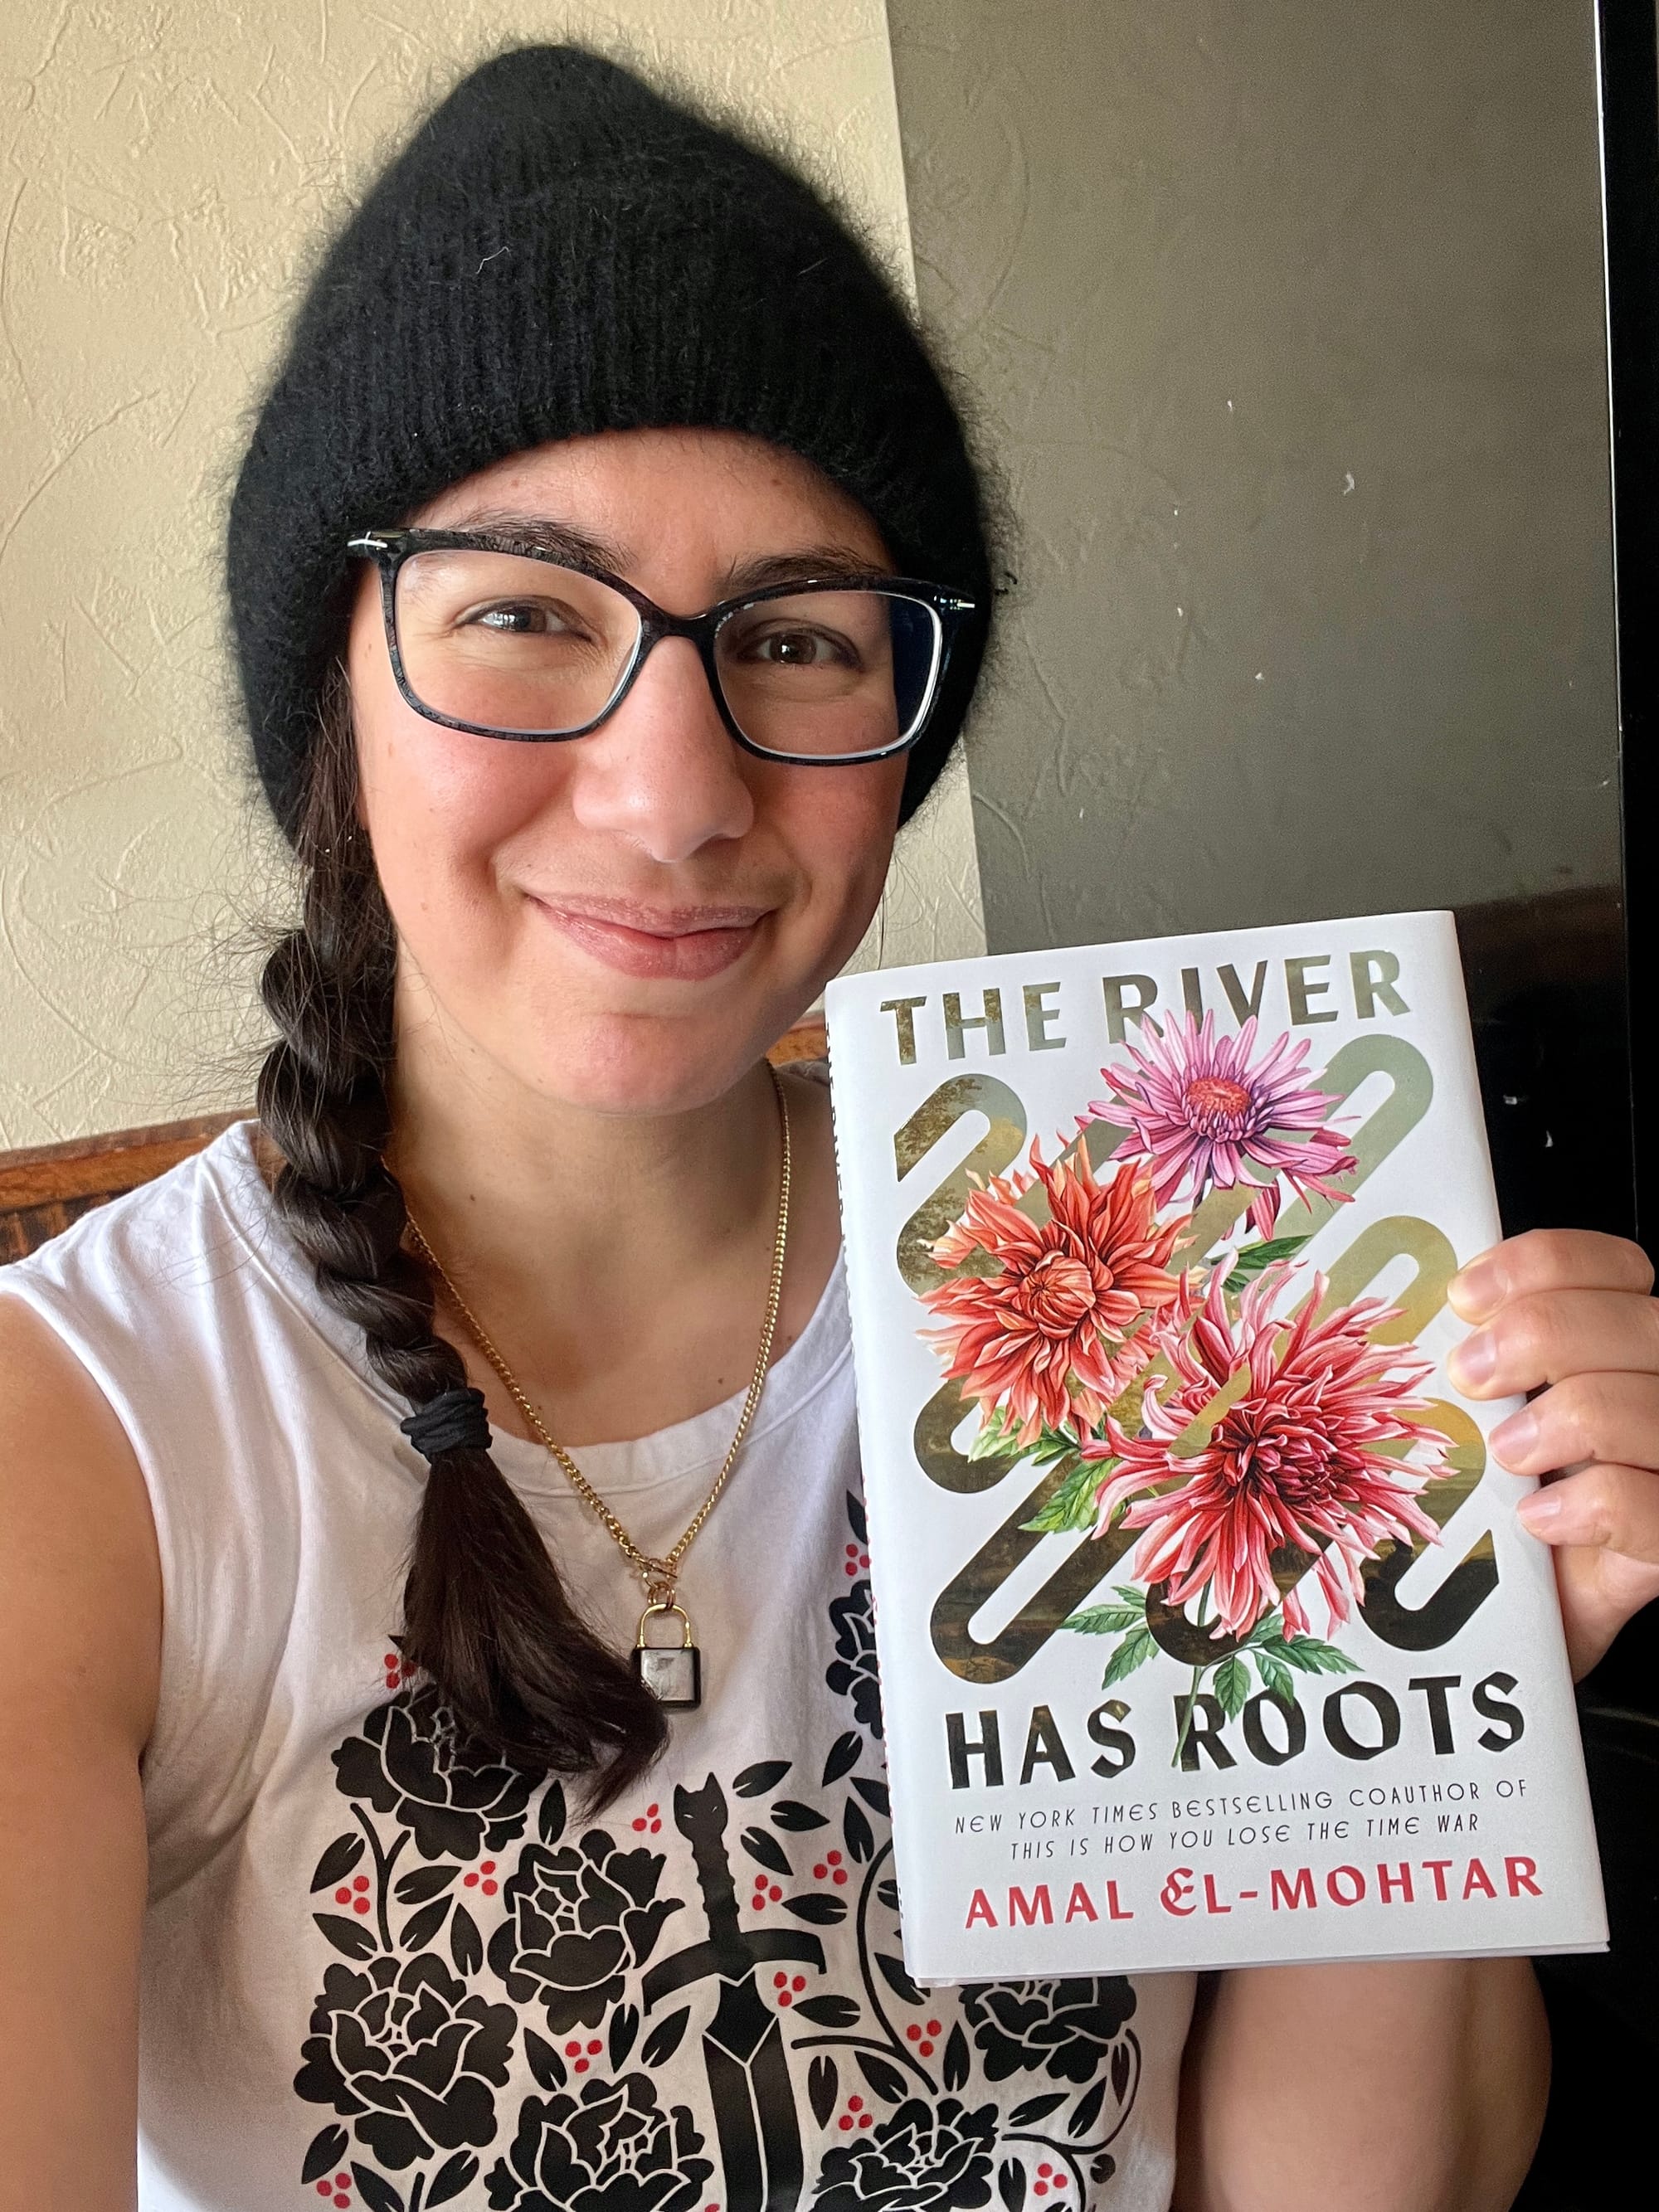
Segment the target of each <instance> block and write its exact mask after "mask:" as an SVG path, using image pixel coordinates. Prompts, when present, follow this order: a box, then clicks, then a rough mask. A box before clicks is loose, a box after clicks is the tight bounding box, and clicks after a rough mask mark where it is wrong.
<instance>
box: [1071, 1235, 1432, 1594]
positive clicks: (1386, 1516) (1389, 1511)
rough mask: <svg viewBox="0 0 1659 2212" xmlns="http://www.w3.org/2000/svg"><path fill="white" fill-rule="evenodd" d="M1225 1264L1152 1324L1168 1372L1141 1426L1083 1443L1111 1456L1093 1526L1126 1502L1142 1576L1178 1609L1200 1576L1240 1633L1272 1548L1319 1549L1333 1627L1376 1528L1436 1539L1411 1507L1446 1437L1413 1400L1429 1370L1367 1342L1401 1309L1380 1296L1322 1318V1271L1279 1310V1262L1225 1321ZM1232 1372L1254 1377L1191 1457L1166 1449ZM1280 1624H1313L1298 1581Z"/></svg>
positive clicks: (1265, 1580) (1272, 1589)
mask: <svg viewBox="0 0 1659 2212" xmlns="http://www.w3.org/2000/svg"><path fill="white" fill-rule="evenodd" d="M1291 1272H1293V1271H1292V1270H1291V1268H1289V1267H1286V1266H1285V1265H1284V1264H1282V1263H1281V1264H1280V1265H1279V1266H1278V1267H1268V1268H1267V1269H1265V1270H1264V1271H1263V1273H1262V1274H1261V1278H1260V1279H1259V1280H1258V1281H1257V1282H1256V1283H1255V1285H1253V1286H1252V1287H1251V1288H1250V1289H1249V1291H1246V1292H1245V1294H1244V1296H1243V1299H1242V1301H1241V1303H1240V1310H1239V1315H1238V1320H1237V1326H1236V1327H1235V1325H1234V1324H1233V1323H1232V1322H1231V1321H1230V1320H1229V1317H1228V1313H1227V1305H1226V1298H1225V1291H1224V1289H1223V1277H1224V1274H1225V1270H1224V1269H1221V1268H1218V1269H1217V1270H1216V1271H1215V1272H1214V1273H1212V1276H1211V1278H1210V1283H1209V1288H1208V1291H1207V1292H1206V1296H1205V1297H1204V1299H1203V1301H1202V1304H1199V1303H1198V1302H1197V1300H1196V1298H1195V1297H1190V1296H1188V1295H1187V1294H1185V1293H1184V1292H1183V1295H1182V1299H1181V1301H1180V1304H1179V1305H1178V1306H1177V1308H1176V1312H1175V1313H1174V1314H1173V1315H1172V1316H1170V1321H1169V1322H1168V1323H1167V1324H1166V1325H1165V1327H1164V1328H1163V1329H1161V1330H1160V1332H1159V1336H1160V1349H1162V1350H1163V1351H1164V1352H1166V1353H1167V1354H1168V1356H1169V1358H1170V1363H1171V1364H1172V1366H1173V1367H1174V1370H1175V1377H1176V1381H1175V1387H1174V1388H1172V1389H1170V1390H1169V1391H1168V1392H1166V1394H1165V1395H1164V1396H1163V1397H1162V1398H1158V1397H1157V1396H1156V1395H1154V1394H1153V1393H1152V1391H1148V1393H1147V1394H1146V1402H1145V1405H1144V1407H1143V1408H1142V1413H1141V1419H1142V1425H1143V1427H1144V1429H1145V1431H1146V1434H1144V1435H1142V1436H1139V1437H1129V1436H1126V1435H1125V1434H1124V1433H1123V1431H1122V1430H1121V1429H1120V1428H1119V1427H1118V1426H1117V1425H1116V1423H1115V1422H1113V1421H1108V1423H1107V1425H1106V1434H1105V1438H1104V1441H1103V1442H1101V1443H1087V1444H1085V1446H1084V1448H1083V1455H1084V1457H1085V1459H1096V1460H1106V1459H1110V1460H1114V1461H1115V1462H1118V1465H1117V1467H1116V1468H1115V1471H1113V1472H1112V1473H1110V1474H1109V1475H1108V1476H1107V1477H1106V1478H1105V1480H1103V1482H1102V1484H1101V1486H1100V1489H1099V1491H1098V1492H1097V1505H1098V1508H1099V1512H1100V1522H1099V1526H1098V1528H1097V1530H1096V1534H1101V1533H1103V1531H1104V1530H1105V1529H1106V1528H1108V1527H1109V1524H1110V1522H1111V1517H1112V1515H1113V1512H1114V1510H1115V1508H1116V1507H1117V1506H1119V1505H1121V1504H1124V1503H1125V1502H1126V1501H1127V1500H1133V1503H1131V1504H1129V1507H1128V1510H1127V1512H1126V1513H1125V1514H1124V1516H1123V1521H1122V1525H1123V1527H1125V1528H1139V1529H1143V1530H1145V1531H1146V1534H1144V1535H1143V1536H1142V1538H1141V1541H1140V1544H1139V1548H1138V1551H1137V1553H1136V1558H1135V1572H1136V1575H1137V1577H1138V1578H1139V1580H1141V1581H1143V1582H1145V1583H1148V1584H1149V1585H1150V1584H1152V1583H1163V1582H1167V1583H1168V1584H1169V1586H1170V1590H1169V1595H1170V1603H1171V1604H1172V1605H1185V1604H1186V1603H1187V1602H1188V1600H1190V1599H1192V1598H1194V1597H1196V1596H1197V1595H1199V1593H1200V1591H1201V1590H1203V1589H1205V1588H1206V1585H1207V1586H1208V1588H1209V1589H1210V1592H1211V1595H1212V1600H1213V1601H1214V1605H1215V1617H1216V1619H1217V1620H1218V1622H1219V1625H1220V1626H1221V1627H1222V1628H1225V1630H1226V1631H1227V1632H1228V1633H1229V1634H1231V1635H1233V1636H1244V1635H1248V1633H1249V1631H1250V1630H1251V1629H1252V1628H1253V1627H1254V1626H1255V1624H1256V1622H1257V1621H1258V1620H1261V1617H1262V1615H1263V1614H1264V1613H1269V1612H1271V1611H1272V1609H1273V1607H1274V1606H1276V1605H1277V1604H1278V1603H1279V1586H1278V1584H1277V1583H1275V1582H1274V1580H1273V1565H1272V1559H1273V1553H1274V1552H1275V1551H1276V1550H1278V1549H1279V1547H1281V1546H1285V1545H1294V1546H1297V1547H1300V1548H1301V1549H1302V1550H1304V1551H1306V1552H1316V1553H1318V1554H1319V1565H1318V1568H1317V1570H1316V1580H1317V1582H1318V1584H1319V1587H1320V1589H1321V1592H1322V1595H1323V1596H1324V1599H1325V1601H1326V1605H1327V1607H1328V1611H1329V1615H1330V1624H1331V1627H1332V1629H1333V1630H1334V1628H1335V1626H1336V1624H1337V1622H1338V1621H1339V1620H1346V1619H1347V1617H1348V1613H1349V1609H1350V1605H1351V1601H1353V1600H1355V1599H1358V1598H1359V1597H1361V1596H1363V1595H1364V1584H1363V1583H1362V1582H1361V1580H1360V1576H1359V1567H1360V1562H1361V1561H1362V1560H1364V1559H1370V1558H1372V1557H1374V1556H1375V1554H1376V1547H1377V1546H1378V1545H1379V1544H1380V1543H1381V1542H1382V1541H1383V1539H1384V1538H1385V1537H1393V1538H1395V1539H1396V1540H1398V1541H1401V1542H1407V1541H1410V1539H1411V1538H1412V1537H1413V1535H1417V1536H1424V1537H1426V1538H1428V1539H1430V1540H1431V1541H1438V1537H1439V1531H1438V1530H1437V1528H1436V1527H1435V1524H1434V1522H1432V1521H1431V1520H1430V1518H1429V1516H1428V1515H1427V1514H1426V1513H1425V1512H1424V1510H1423V1509H1422V1507H1421V1506H1420V1505H1419V1504H1418V1503H1417V1496H1418V1492H1419V1491H1420V1490H1421V1489H1422V1487H1423V1486H1424V1484H1425V1483H1426V1482H1427V1481H1429V1480H1431V1477H1433V1476H1434V1475H1436V1474H1440V1473H1442V1472H1443V1462H1444V1455H1445V1450H1446V1439H1445V1437H1443V1436H1442V1435H1441V1434H1440V1432H1439V1431H1437V1430H1436V1429H1435V1428H1434V1426H1433V1425H1432V1424H1431V1423H1430V1422H1428V1421H1426V1420H1425V1419H1424V1418H1423V1416H1424V1415H1425V1413H1427V1412H1428V1410H1429V1407H1428V1403H1427V1401H1425V1400H1424V1399H1421V1398H1418V1397H1416V1396H1414V1395H1413V1392H1414V1391H1415V1390H1416V1389H1417V1386H1418V1385H1419V1383H1421V1382H1422V1381H1423V1380H1424V1378H1425V1376H1427V1375H1428V1374H1429V1373H1430V1372H1431V1369H1430V1367H1429V1365H1428V1364H1427V1363H1426V1362H1425V1361H1422V1360H1418V1359H1412V1358H1401V1356H1400V1354H1399V1353H1398V1352H1397V1351H1396V1350H1395V1348H1394V1347H1393V1346H1389V1345H1378V1344H1375V1343H1373V1342H1372V1341H1371V1332H1372V1331H1373V1330H1374V1329H1375V1328H1377V1326H1378V1325H1379V1323H1381V1322H1385V1321H1389V1320H1391V1319H1392V1318H1393V1317H1394V1316H1395V1314H1396V1313H1397V1311H1398V1308H1396V1307H1391V1306H1388V1305H1385V1304H1383V1302H1382V1300H1381V1299H1377V1298H1366V1299H1361V1300H1359V1301H1358V1302H1357V1303H1356V1304H1353V1305H1349V1306H1344V1307H1342V1308H1341V1309H1340V1310H1339V1311H1337V1312H1335V1313H1333V1314H1329V1315H1328V1316H1326V1318H1325V1319H1324V1320H1323V1321H1316V1320H1315V1319H1314V1315H1315V1313H1316V1311H1317V1310H1318V1306H1319V1302H1320V1300H1321V1299H1322V1297H1323V1296H1324V1294H1325V1279H1324V1277H1323V1276H1322V1275H1316V1276H1315V1277H1314V1279H1313V1285H1312V1293H1311V1295H1310V1297H1309V1298H1308V1299H1307V1301H1306V1303H1305V1304H1304V1305H1303V1307H1302V1309H1301V1310H1300V1312H1299V1313H1298V1314H1297V1316H1296V1318H1295V1319H1294V1320H1291V1321H1286V1320H1285V1319H1283V1318H1282V1317H1279V1318H1276V1317H1275V1316H1274V1315H1273V1311H1272V1308H1273V1302H1274V1299H1275V1298H1276V1297H1277V1296H1278V1294H1279V1291H1280V1289H1281V1288H1282V1286H1283V1285H1284V1283H1285V1279H1286V1277H1287V1276H1288V1275H1289V1274H1290V1273H1291ZM1241 1368H1247V1369H1248V1370H1249V1384H1248V1386H1247V1387H1246V1389H1245V1391H1244V1394H1243V1396H1242V1397H1241V1398H1240V1399H1239V1400H1238V1401H1237V1403H1236V1404H1235V1405H1233V1406H1232V1407H1230V1408H1229V1410H1228V1411H1227V1412H1226V1413H1224V1414H1223V1415H1222V1417H1221V1419H1219V1420H1218V1422H1217V1423H1216V1425H1215V1428H1214V1430H1213V1431H1212V1435H1211V1437H1210V1440H1209V1442H1208V1443H1207V1444H1206V1445H1205V1446H1204V1447H1203V1449H1201V1450H1200V1451H1198V1452H1195V1453H1194V1455H1193V1456H1192V1457H1191V1458H1190V1459H1172V1458H1171V1457H1170V1445H1171V1444H1172V1443H1174V1441H1175V1439H1176V1437H1178V1436H1179V1435H1180V1434H1181V1432H1182V1430H1183V1429H1184V1428H1186V1427H1187V1425H1188V1423H1189V1422H1190V1421H1192V1419H1194V1416H1195V1415H1196V1414H1198V1413H1200V1412H1201V1411H1202V1410H1203V1408H1204V1407H1205V1406H1206V1404H1207V1403H1208V1402H1209V1401H1210V1400H1211V1399H1212V1398H1213V1397H1214V1395H1216V1392H1217V1391H1218V1389H1220V1388H1221V1386H1222V1384H1223V1383H1226V1382H1228V1381H1229V1380H1230V1379H1231V1377H1232V1376H1234V1375H1236V1374H1237V1372H1238V1371H1239V1370H1240V1369H1241ZM1401 1446H1405V1447H1407V1449H1417V1448H1419V1447H1426V1448H1427V1449H1428V1454H1429V1455H1428V1457H1427V1458H1425V1459H1423V1460H1420V1461H1419V1462H1415V1463H1413V1462H1410V1461H1407V1459H1406V1458H1404V1457H1403V1456H1395V1454H1398V1453H1399V1452H1400V1450H1401ZM1176 1476H1179V1477H1180V1478H1181V1480H1180V1481H1179V1482H1178V1483H1176V1484H1175V1485H1174V1486H1172V1487H1170V1488H1169V1489H1167V1490H1165V1491H1164V1492H1159V1493H1154V1494H1153V1495H1152V1496H1150V1497H1143V1496H1139V1495H1138V1494H1137V1493H1139V1492H1144V1491H1146V1488H1147V1486H1148V1485H1149V1484H1152V1483H1170V1481H1171V1479H1172V1478H1173V1477H1176ZM1285 1627H1286V1629H1287V1630H1288V1631H1291V1632H1297V1633H1300V1632H1305V1631H1306V1629H1307V1627H1308V1617H1307V1613H1306V1610H1305V1608H1304V1606H1303V1605H1302V1603H1301V1601H1300V1600H1299V1598H1298V1597H1297V1594H1296V1592H1295V1591H1294V1590H1293V1591H1292V1592H1291V1595H1289V1596H1288V1597H1287V1598H1285Z"/></svg>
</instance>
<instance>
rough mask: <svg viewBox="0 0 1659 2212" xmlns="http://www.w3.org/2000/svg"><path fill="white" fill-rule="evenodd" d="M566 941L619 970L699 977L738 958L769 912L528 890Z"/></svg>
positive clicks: (689, 979)
mask: <svg viewBox="0 0 1659 2212" xmlns="http://www.w3.org/2000/svg"><path fill="white" fill-rule="evenodd" d="M526 896H528V898H529V901H530V903H531V904H532V906H533V907H535V908H538V911H539V912H540V913H542V914H544V915H546V917H547V919H548V920H549V921H550V922H551V923H552V924H553V926H554V927H555V928H556V929H557V930H558V931H559V932H560V933H562V935H563V936H564V937H565V939H567V940H568V942H569V943H570V944H572V945H575V946H576V947H577V948H578V950H579V951H583V952H586V954H588V955H589V957H592V959H595V960H597V961H599V963H601V964H602V965H603V966H605V967H606V968H610V969H615V970H616V971H617V972H618V973H620V974H622V975H639V976H660V977H666V978H669V979H670V980H671V981H678V982H688V983H691V982H702V981H706V980H707V979H708V977H709V976H712V975H720V974H721V973H723V972H724V970H725V969H727V968H730V967H732V965H733V964H734V963H736V962H737V961H738V960H740V959H741V958H742V957H743V956H744V953H745V952H746V951H748V950H749V948H750V945H752V944H753V943H754V942H755V940H756V939H757V937H758V936H759V934H760V932H761V928H762V926H763V923H764V922H765V921H766V918H767V916H768V915H769V914H770V913H771V911H772V909H771V908H769V907H757V906H684V907H653V906H647V905H644V904H642V903H639V902H635V901H634V900H630V899H596V898H574V897H567V896H561V895H560V894H559V893H557V892H551V893H548V894H546V895H538V894H537V893H535V892H531V893H527V894H526Z"/></svg>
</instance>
